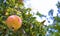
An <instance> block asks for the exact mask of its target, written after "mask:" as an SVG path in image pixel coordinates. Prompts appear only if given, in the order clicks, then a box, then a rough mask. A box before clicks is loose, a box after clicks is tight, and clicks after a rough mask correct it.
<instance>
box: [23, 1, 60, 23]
mask: <svg viewBox="0 0 60 36" xmlns="http://www.w3.org/2000/svg"><path fill="white" fill-rule="evenodd" d="M58 1H60V0H25V2H24V3H25V7H26V8H28V7H30V8H32V11H31V12H32V13H35V14H36V12H37V11H39V13H41V14H43V15H46V16H47V17H48V12H49V10H51V9H53V10H54V14H53V16H56V14H57V6H56V4H57V2H58ZM34 16H36V17H37V20H38V21H40V22H41V21H43V20H46V18H45V17H43V18H42V19H41V18H40V17H39V16H37V15H34ZM50 21H52V20H50ZM47 23H48V22H47V21H46V22H45V24H47ZM51 23H52V22H51ZM51 23H50V24H51Z"/></svg>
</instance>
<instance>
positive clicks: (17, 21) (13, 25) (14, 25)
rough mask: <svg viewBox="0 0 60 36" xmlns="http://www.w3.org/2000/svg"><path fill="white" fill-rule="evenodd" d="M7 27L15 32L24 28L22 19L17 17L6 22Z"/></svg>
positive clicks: (9, 18)
mask: <svg viewBox="0 0 60 36" xmlns="http://www.w3.org/2000/svg"><path fill="white" fill-rule="evenodd" d="M6 25H7V26H8V28H9V29H12V30H13V31H16V30H18V29H19V28H21V26H22V19H21V18H20V17H19V16H17V15H11V16H9V17H8V18H7V20H6Z"/></svg>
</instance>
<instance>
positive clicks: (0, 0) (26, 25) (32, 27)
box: [0, 0, 47, 36]
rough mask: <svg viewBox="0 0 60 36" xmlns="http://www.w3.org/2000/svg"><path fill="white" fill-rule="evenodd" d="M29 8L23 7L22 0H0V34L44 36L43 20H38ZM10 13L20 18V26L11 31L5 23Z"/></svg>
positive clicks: (9, 35)
mask: <svg viewBox="0 0 60 36" xmlns="http://www.w3.org/2000/svg"><path fill="white" fill-rule="evenodd" d="M30 11H31V8H25V7H24V4H23V1H22V0H6V1H5V0H0V36H45V34H46V30H47V29H46V27H45V26H44V22H45V21H42V22H38V21H37V20H36V17H33V15H32V14H31V13H30ZM10 15H17V16H19V17H21V18H22V27H21V28H19V30H18V31H15V32H13V31H12V30H11V29H9V28H8V27H7V25H5V24H6V23H5V21H6V19H7V18H8V17H9V16H10Z"/></svg>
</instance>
